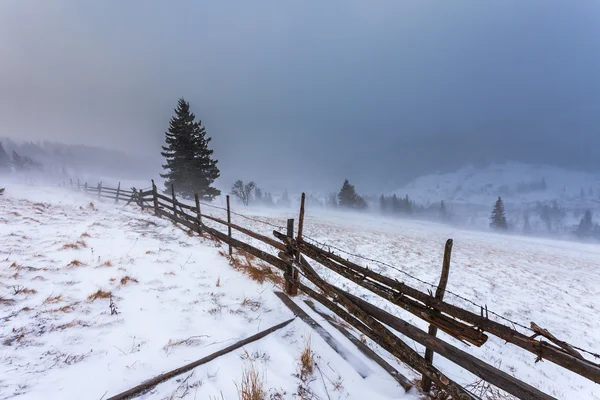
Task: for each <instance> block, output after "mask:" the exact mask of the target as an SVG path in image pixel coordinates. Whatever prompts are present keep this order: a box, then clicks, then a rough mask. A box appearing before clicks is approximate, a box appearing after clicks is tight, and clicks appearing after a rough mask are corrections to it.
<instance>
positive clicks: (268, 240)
mask: <svg viewBox="0 0 600 400" xmlns="http://www.w3.org/2000/svg"><path fill="white" fill-rule="evenodd" d="M202 217H203V218H206V219H208V220H211V221H214V222H217V223H219V224H223V225H225V226H229V227H231V228H232V229H235V230H236V231H238V232H241V233H243V234H245V235H248V236H250V237H252V238H254V239H257V240H260V241H261V242H263V243H266V244H268V245H270V246H273V247H275V248H277V249H279V250H282V251H285V250H286V246H284V245H283V244H281V243H280V242H278V241H277V240H274V239H271V238H270V237H267V236H264V235H261V234H260V233H255V232H253V231H251V230H249V229H246V228H243V227H241V226H239V225H236V224H228V223H227V222H226V221H223V220H222V219H219V218H216V217H213V216H211V215H206V214H204V215H202Z"/></svg>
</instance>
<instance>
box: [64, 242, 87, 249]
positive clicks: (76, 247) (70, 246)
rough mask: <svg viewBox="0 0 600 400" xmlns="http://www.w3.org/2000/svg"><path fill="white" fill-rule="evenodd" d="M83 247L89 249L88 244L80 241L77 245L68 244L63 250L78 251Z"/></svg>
mask: <svg viewBox="0 0 600 400" xmlns="http://www.w3.org/2000/svg"><path fill="white" fill-rule="evenodd" d="M82 247H87V243H86V242H85V241H83V240H78V241H76V242H75V243H67V244H65V245H64V246H63V247H62V250H69V249H73V250H77V249H80V248H82Z"/></svg>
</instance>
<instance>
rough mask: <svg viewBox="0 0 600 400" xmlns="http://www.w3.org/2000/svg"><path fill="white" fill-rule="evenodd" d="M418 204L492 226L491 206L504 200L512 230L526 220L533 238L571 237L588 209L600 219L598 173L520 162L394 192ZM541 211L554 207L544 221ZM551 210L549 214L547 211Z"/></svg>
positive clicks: (434, 178) (433, 178)
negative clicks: (439, 207)
mask: <svg viewBox="0 0 600 400" xmlns="http://www.w3.org/2000/svg"><path fill="white" fill-rule="evenodd" d="M394 193H395V194H396V195H397V196H405V195H408V196H409V197H410V198H411V199H413V200H414V201H415V202H416V203H417V204H420V205H424V206H430V205H432V206H433V207H436V206H437V204H439V203H440V202H441V201H444V203H445V204H446V205H447V206H448V207H449V208H450V209H451V211H452V213H453V214H454V216H455V218H454V222H455V223H458V224H465V223H466V224H468V225H470V226H473V227H477V228H484V227H487V226H488V223H489V215H490V212H491V209H492V206H493V204H494V202H495V201H496V199H497V198H498V196H501V197H502V200H503V201H504V204H505V206H506V210H507V218H508V222H509V227H510V228H511V230H515V231H518V232H521V231H522V230H523V226H524V219H525V215H527V216H528V217H529V218H530V224H531V225H532V231H533V233H538V234H540V233H541V234H568V233H569V232H572V230H573V226H574V225H575V224H577V223H578V222H579V220H580V218H581V216H582V214H583V212H584V211H585V210H588V209H589V210H591V211H592V213H593V214H595V216H596V218H597V219H600V173H595V174H594V173H589V172H583V171H572V170H565V169H561V168H557V167H551V166H542V165H529V164H522V163H516V162H507V163H503V164H491V165H489V166H487V167H485V168H475V167H471V166H469V167H464V168H462V169H460V170H458V171H455V172H451V173H443V174H442V173H439V174H431V175H426V176H422V177H420V178H417V179H415V180H414V181H412V182H411V183H409V184H407V185H406V186H404V187H403V188H400V189H398V190H396V191H395V192H394ZM540 207H553V210H552V211H549V212H548V214H554V215H553V216H552V218H550V217H548V218H546V220H544V218H543V217H541V216H540V214H541V212H540ZM546 211H548V210H546Z"/></svg>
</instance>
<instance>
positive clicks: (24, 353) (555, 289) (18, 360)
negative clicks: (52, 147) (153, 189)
mask: <svg viewBox="0 0 600 400" xmlns="http://www.w3.org/2000/svg"><path fill="white" fill-rule="evenodd" d="M40 199H43V202H40V201H39V200H40ZM235 211H238V212H241V213H244V214H247V215H250V216H251V218H253V219H247V218H242V217H240V216H238V215H235V214H234V215H233V216H232V222H233V223H236V224H239V225H242V226H244V227H248V228H250V229H252V230H254V231H256V232H260V233H263V234H265V235H271V234H272V233H271V232H272V231H273V225H275V226H285V220H286V218H297V215H296V213H292V212H290V211H283V210H277V209H271V210H262V211H257V210H253V209H251V208H241V207H237V208H235ZM203 212H209V213H213V214H214V215H216V216H219V217H223V216H224V214H223V211H222V210H219V209H211V208H209V207H205V209H204V210H203ZM261 221H265V222H268V223H269V224H270V225H268V224H264V223H263V222H261ZM304 232H305V235H306V236H307V237H309V238H312V239H316V240H318V241H323V242H327V243H330V244H334V245H336V246H339V247H340V248H342V249H346V250H348V251H350V252H352V253H356V254H360V255H364V256H367V257H371V258H375V259H377V260H381V261H383V262H386V263H389V264H392V265H393V266H395V268H397V269H390V268H388V267H385V266H383V265H379V264H376V263H372V262H368V263H367V264H368V265H369V266H370V267H371V268H373V269H374V270H376V271H380V272H382V273H385V274H386V275H388V276H391V277H394V278H397V279H399V280H401V281H405V282H407V283H408V284H410V285H412V286H414V287H417V288H419V289H421V290H427V289H431V287H429V286H428V285H425V284H423V283H422V282H419V281H416V280H414V279H412V278H410V277H409V276H408V275H405V274H404V272H407V273H409V274H411V275H413V276H415V277H418V278H419V279H421V280H423V281H425V282H434V283H435V282H437V280H438V279H439V274H440V266H441V262H442V249H443V245H444V242H445V240H446V239H447V238H453V239H454V241H455V242H454V252H453V258H452V266H451V271H450V280H449V284H448V290H449V291H451V292H453V293H456V294H459V295H461V296H464V297H466V298H468V299H471V300H472V301H474V302H476V303H477V304H483V305H487V306H488V307H489V309H490V310H492V311H494V312H497V313H499V314H500V315H503V316H505V317H507V318H510V319H512V320H515V321H517V322H519V323H521V324H524V325H529V322H530V321H534V322H536V323H537V324H538V325H540V326H542V327H544V328H546V329H548V330H549V331H550V332H552V333H553V334H554V335H556V336H557V337H559V338H563V339H565V340H568V341H569V342H571V343H573V344H575V345H577V346H580V347H583V348H585V349H590V350H593V351H596V352H598V349H600V330H598V328H597V326H596V325H595V324H594V322H593V321H595V320H597V313H598V310H599V309H600V289H599V288H600V276H599V275H598V270H600V246H597V245H592V244H581V243H570V242H562V241H555V240H547V239H535V238H527V237H517V236H510V235H497V234H491V233H487V234H486V233H481V232H470V231H465V230H460V229H456V228H453V227H450V226H445V225H440V224H435V223H427V222H418V221H406V220H398V219H386V218H381V217H377V216H374V215H370V214H346V213H337V212H333V213H331V212H326V211H324V210H323V209H316V208H311V207H308V208H307V216H306V220H305V227H304ZM234 235H236V236H237V237H239V238H241V236H242V235H241V234H236V233H234ZM238 235H239V236H238ZM0 236H2V237H3V238H6V239H5V242H4V243H3V246H2V248H0V276H1V280H0V282H1V283H0V298H1V299H2V300H1V301H0V318H1V320H0V321H1V323H0V338H1V340H2V343H3V347H2V351H1V352H0V399H8V398H12V397H14V396H15V395H17V394H19V396H18V397H17V398H19V399H21V398H22V399H38V398H57V399H58V398H60V399H81V398H91V399H100V398H101V397H103V396H104V397H105V398H108V397H109V396H111V395H114V394H116V393H118V392H121V391H123V390H126V389H128V388H130V387H133V386H135V385H137V384H139V383H141V382H142V381H144V380H147V379H149V378H151V377H153V376H155V375H158V374H159V373H162V372H165V371H167V370H170V369H173V368H176V367H179V366H181V365H183V364H186V363H188V362H191V361H193V360H196V359H198V358H201V357H203V356H206V355H208V354H211V353H213V352H215V351H217V350H220V349H221V348H223V347H225V346H227V345H229V344H231V343H233V342H235V341H237V340H240V339H243V338H246V337H248V336H250V335H252V334H255V333H256V332H258V331H260V330H263V329H265V328H267V327H270V326H273V325H275V324H277V323H280V322H282V321H285V320H287V319H289V318H292V316H293V315H292V314H291V313H290V311H289V310H288V309H287V308H285V306H283V304H282V303H281V301H280V300H279V299H277V298H276V296H275V295H274V294H273V289H275V287H274V285H273V284H272V283H269V282H268V281H266V282H264V283H262V284H260V283H257V282H255V281H253V280H251V279H249V278H248V277H246V276H244V275H243V274H242V272H241V271H239V270H236V269H234V268H232V266H231V265H229V264H228V262H227V259H226V258H225V257H224V256H223V255H224V250H225V249H224V248H222V247H221V245H220V244H217V243H215V242H214V241H212V240H210V239H208V238H204V239H203V238H199V237H196V236H190V235H188V234H187V233H186V232H185V231H183V230H181V229H179V228H178V227H176V226H174V225H173V224H172V223H170V222H168V221H167V220H164V219H160V218H156V217H154V216H153V215H152V214H151V213H148V212H144V213H143V212H141V211H140V210H139V209H137V208H135V207H131V206H129V207H125V206H123V205H115V204H114V203H112V202H110V201H107V202H100V203H98V202H97V200H96V199H95V198H93V197H83V195H81V194H78V193H73V192H70V191H66V190H65V189H61V188H49V187H48V188H42V187H26V186H13V185H11V187H10V188H9V189H8V191H7V193H6V194H5V196H4V197H2V198H0ZM244 240H245V241H246V242H249V243H251V244H253V245H255V246H257V247H262V248H263V249H264V250H270V251H273V249H269V248H268V247H267V246H266V245H264V244H263V243H261V242H258V241H256V240H253V239H250V238H247V237H244ZM344 256H345V257H346V256H347V257H350V259H351V260H354V261H356V262H358V263H361V264H363V265H364V264H365V261H364V260H362V259H360V258H356V257H355V256H350V255H344ZM314 266H315V267H316V269H317V271H318V272H319V274H320V275H321V276H323V277H325V278H326V279H327V280H329V281H330V282H333V283H336V284H338V285H340V286H341V287H343V288H345V289H347V290H349V291H351V292H353V293H355V294H358V295H360V296H361V297H363V298H365V299H366V300H369V301H370V302H372V303H374V304H378V305H380V306H381V307H383V308H385V309H387V310H388V311H389V312H391V313H393V314H395V315H398V316H399V317H401V318H403V319H405V320H407V321H410V322H411V323H413V324H415V325H416V326H418V327H420V328H422V329H425V330H426V329H427V324H426V323H425V322H424V321H422V320H420V319H418V318H416V317H415V316H413V315H412V314H409V313H407V312H405V311H403V310H401V309H398V308H396V307H391V306H390V304H388V303H386V302H384V301H382V300H381V299H379V298H377V297H375V296H374V295H373V294H371V293H369V292H367V291H366V290H363V289H362V288H358V287H356V286H355V285H354V284H352V283H351V282H348V281H346V280H345V279H343V278H340V277H339V276H337V275H335V274H334V273H333V272H331V271H330V270H327V269H325V268H323V267H320V266H318V265H316V264H314ZM402 271H404V272H402ZM107 293H110V296H111V297H112V299H113V302H114V304H115V305H116V307H117V309H118V312H119V314H118V315H111V308H110V297H108V298H107V297H106V294H107ZM301 299H302V296H300V297H299V300H301ZM447 301H449V302H451V303H453V304H456V305H460V306H462V307H465V308H468V309H472V311H474V312H479V309H477V308H476V307H474V306H473V305H472V304H470V303H466V302H464V301H463V300H461V299H460V298H458V297H455V296H453V295H451V294H448V295H447ZM297 303H300V304H303V303H302V302H301V301H297ZM303 308H304V309H305V310H306V311H307V312H310V309H308V308H307V307H304V306H303ZM313 317H315V319H316V320H317V321H319V322H321V323H323V322H322V321H323V320H322V318H319V317H317V316H316V315H314V314H313ZM491 318H495V317H494V316H493V315H492V316H491ZM323 325H324V326H325V327H326V329H327V330H328V331H330V333H331V335H332V336H334V337H335V338H336V339H338V340H339V341H340V343H342V344H343V345H344V347H345V349H346V351H347V352H348V353H350V354H352V357H354V358H358V359H360V360H361V362H362V363H363V364H364V365H366V366H367V368H368V370H369V373H368V376H367V377H366V378H365V379H363V378H362V377H361V375H360V374H359V373H358V372H357V369H356V368H355V366H354V365H351V364H350V363H349V362H348V361H346V360H345V359H343V358H342V357H340V355H339V354H337V353H336V352H334V351H333V350H332V349H331V347H329V346H328V345H326V344H325V342H324V341H323V340H322V339H321V337H320V336H319V335H317V334H316V333H315V332H314V331H313V330H312V329H310V328H308V326H307V325H306V324H304V323H303V322H301V321H298V320H295V321H294V322H293V323H292V324H291V325H289V326H288V327H286V328H284V329H283V330H281V331H279V332H276V333H274V334H271V335H270V336H268V337H266V338H264V339H262V340H261V341H259V342H256V343H254V344H251V345H248V346H246V347H245V348H244V349H243V350H239V351H235V352H233V353H230V354H228V355H226V356H223V357H221V358H219V359H217V360H214V361H212V362H210V363H208V364H206V365H204V366H201V367H198V368H196V369H194V370H193V373H191V374H190V373H187V374H184V375H182V376H180V377H179V378H178V379H172V380H170V381H168V382H166V383H164V384H161V385H159V386H157V387H156V388H154V389H153V390H152V391H150V392H148V393H146V394H145V395H143V396H142V397H141V398H143V399H155V398H156V399H164V398H184V399H211V398H214V399H237V398H238V387H239V385H240V384H241V381H242V376H243V372H244V371H247V370H248V368H249V367H250V366H251V365H254V367H255V368H256V369H257V370H258V371H259V375H261V376H262V378H263V379H264V382H265V389H266V390H268V391H269V393H270V394H273V395H275V394H277V393H279V394H281V397H273V398H275V399H292V398H294V396H293V394H294V393H297V392H298V390H299V385H301V384H302V381H301V380H300V379H299V378H298V369H299V358H300V355H301V353H302V351H303V349H304V348H305V343H306V341H307V340H310V343H311V347H312V351H313V352H314V354H315V359H316V362H317V364H318V365H319V368H320V369H319V372H316V373H315V376H314V379H313V380H309V382H308V383H305V384H306V385H307V386H308V388H309V389H310V390H311V391H312V392H313V393H314V394H315V397H314V398H315V399H325V398H330V399H336V400H337V399H357V400H358V399H364V398H369V399H373V400H376V399H381V400H388V399H389V400H391V399H404V398H406V399H416V398H417V396H418V394H417V393H416V392H415V391H414V390H413V391H411V392H409V393H408V394H404V392H403V390H402V389H401V388H399V386H398V385H397V384H396V383H395V381H393V380H392V379H391V378H390V377H389V376H388V375H387V374H386V373H385V372H384V371H383V370H381V369H380V368H379V367H378V366H377V365H374V364H373V363H372V362H371V361H370V360H369V359H366V358H364V357H363V356H362V354H361V353H359V352H358V351H357V350H356V348H355V347H353V346H352V345H351V344H350V343H349V342H348V341H347V340H346V339H345V338H343V337H341V335H340V334H339V332H337V331H336V330H335V329H332V328H331V327H330V326H328V325H326V324H325V323H323ZM525 333H527V332H526V331H525ZM439 335H440V337H442V338H443V339H444V340H446V341H448V342H450V343H452V344H453V345H455V346H456V347H459V348H461V349H463V350H465V351H467V352H469V353H470V354H473V355H475V356H477V357H479V358H481V359H483V360H484V361H486V362H488V363H490V364H492V365H495V366H497V367H498V368H500V369H502V370H504V371H506V372H507V373H509V374H511V375H514V376H516V377H517V378H519V379H522V380H524V381H525V382H527V383H529V384H531V385H533V386H536V387H538V388H540V389H541V390H543V391H544V392H546V393H548V394H550V395H552V396H554V397H556V398H558V399H561V400H570V399H582V400H586V399H591V400H594V399H595V400H600V389H599V386H598V385H596V384H594V383H593V382H591V381H589V380H587V379H585V378H582V377H580V376H577V375H575V374H573V373H571V372H568V371H566V370H564V369H562V368H560V367H558V366H556V365H555V364H553V363H551V362H548V361H544V362H539V363H535V357H534V356H533V355H531V354H529V353H526V352H524V351H523V350H521V349H519V348H517V347H515V346H512V345H510V344H507V343H505V342H504V341H502V340H499V339H497V338H495V337H493V336H492V337H490V338H489V340H488V342H487V343H486V344H485V345H484V346H482V347H481V348H477V347H474V346H467V345H465V344H464V343H461V342H458V341H457V340H455V339H453V338H452V337H450V336H448V335H446V334H444V333H440V334H439ZM404 339H405V340H406V338H404ZM407 343H408V344H409V345H410V346H412V347H414V348H415V349H416V350H417V351H419V352H421V353H422V352H423V351H424V349H423V347H422V346H420V345H419V344H416V343H414V342H413V341H411V340H408V341H407ZM370 346H371V347H372V348H373V349H374V350H376V351H378V352H379V353H380V355H381V356H382V357H383V358H385V359H386V361H388V362H389V363H390V364H392V365H393V366H394V367H396V368H397V369H398V370H399V371H400V372H401V373H403V374H404V375H406V376H407V377H409V378H410V379H419V376H418V375H417V374H415V373H414V372H413V371H411V370H410V369H408V368H407V367H406V366H404V365H402V364H401V363H399V362H398V360H396V359H395V358H394V357H391V356H390V355H389V354H388V353H386V352H385V351H383V350H381V349H380V348H379V347H378V346H377V345H374V344H372V343H370ZM434 364H435V365H436V366H437V367H438V368H440V369H441V370H442V371H443V372H444V373H446V374H447V375H448V376H450V377H451V378H452V379H454V380H456V381H457V382H458V383H460V384H463V385H472V384H473V383H474V382H476V380H477V378H476V377H475V376H473V375H472V374H470V373H468V372H466V371H464V370H462V369H460V368H459V367H457V366H456V365H454V364H452V363H451V362H449V361H447V360H445V359H444V358H442V357H439V356H436V358H435V359H434ZM321 372H322V373H323V375H321ZM311 379H312V378H311ZM236 385H237V386H236ZM471 387H472V386H471ZM484 398H485V396H484Z"/></svg>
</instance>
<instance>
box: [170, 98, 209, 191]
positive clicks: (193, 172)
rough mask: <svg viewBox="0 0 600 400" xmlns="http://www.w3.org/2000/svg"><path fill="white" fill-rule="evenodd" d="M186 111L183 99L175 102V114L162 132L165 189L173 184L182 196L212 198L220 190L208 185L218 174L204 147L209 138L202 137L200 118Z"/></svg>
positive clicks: (187, 106)
mask: <svg viewBox="0 0 600 400" xmlns="http://www.w3.org/2000/svg"><path fill="white" fill-rule="evenodd" d="M195 119H196V116H195V115H194V113H192V112H191V111H190V104H189V103H188V102H187V101H185V100H184V99H183V98H181V99H179V101H178V102H177V108H175V115H174V116H173V117H172V118H171V121H170V122H169V130H168V131H167V132H165V136H166V137H165V142H166V146H163V147H162V149H163V151H162V152H161V155H162V156H163V157H165V159H166V164H164V165H163V168H164V169H165V171H166V172H165V173H164V174H161V175H160V176H161V177H163V178H165V187H166V189H167V190H170V189H171V185H174V187H175V190H176V191H177V192H178V193H180V194H181V195H183V196H184V197H193V196H194V193H198V196H199V197H200V198H201V199H203V200H212V199H213V198H214V197H215V196H218V195H219V194H221V192H220V191H219V190H218V189H216V188H214V187H213V186H211V185H212V184H213V182H214V181H215V179H217V178H218V177H219V175H220V173H219V168H218V167H217V160H215V159H213V158H212V154H213V151H212V150H210V149H209V148H208V143H209V142H210V141H211V138H209V137H206V129H205V128H204V126H202V123H201V121H200V120H198V121H197V122H196V121H195Z"/></svg>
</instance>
